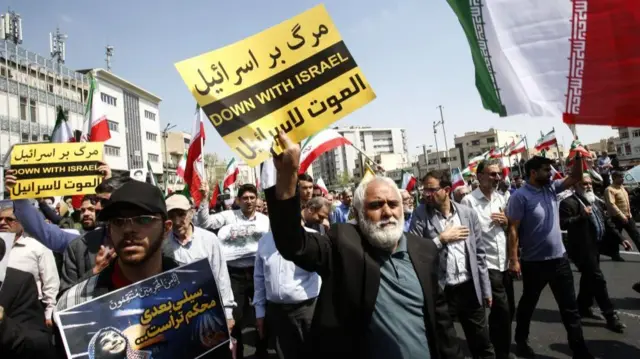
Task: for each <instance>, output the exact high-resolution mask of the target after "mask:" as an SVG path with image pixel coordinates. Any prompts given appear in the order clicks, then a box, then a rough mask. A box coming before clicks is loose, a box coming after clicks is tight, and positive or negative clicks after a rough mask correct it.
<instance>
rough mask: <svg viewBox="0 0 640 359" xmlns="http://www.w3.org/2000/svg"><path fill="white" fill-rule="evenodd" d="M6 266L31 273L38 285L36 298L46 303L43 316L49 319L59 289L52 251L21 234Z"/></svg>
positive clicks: (58, 278) (58, 279) (56, 268)
mask: <svg viewBox="0 0 640 359" xmlns="http://www.w3.org/2000/svg"><path fill="white" fill-rule="evenodd" d="M8 266H9V267H11V268H15V269H19V270H21V271H23V272H27V273H31V275H33V278H34V279H35V280H36V286H37V287H38V299H39V300H40V301H41V302H42V303H44V304H45V305H46V308H45V311H44V314H45V318H46V319H51V315H52V314H53V310H54V309H55V307H56V297H57V296H58V290H59V289H60V277H58V267H57V266H56V260H55V258H54V257H53V252H52V251H51V250H50V249H48V248H46V247H45V246H43V245H42V244H40V242H38V241H37V240H35V239H34V238H31V237H25V236H21V237H20V238H18V239H17V240H16V241H15V242H14V244H13V249H12V250H11V255H10V256H9V264H8Z"/></svg>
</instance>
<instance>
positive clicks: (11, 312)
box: [0, 268, 55, 359]
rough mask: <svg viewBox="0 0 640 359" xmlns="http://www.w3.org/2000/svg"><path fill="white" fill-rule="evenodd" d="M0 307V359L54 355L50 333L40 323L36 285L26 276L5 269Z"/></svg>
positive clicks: (41, 313) (42, 320)
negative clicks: (1, 314)
mask: <svg viewBox="0 0 640 359" xmlns="http://www.w3.org/2000/svg"><path fill="white" fill-rule="evenodd" d="M0 306H1V307H3V308H4V319H3V320H2V321H0V358H2V359H5V358H6V359H11V358H50V357H52V356H53V355H54V353H55V351H54V349H53V347H52V345H51V332H50V331H49V330H48V329H47V327H46V325H45V322H44V308H43V307H42V304H41V303H40V302H39V301H38V288H37V287H36V281H35V280H34V279H33V276H32V275H31V274H29V273H26V272H23V271H20V270H17V269H13V268H7V275H6V276H5V278H4V283H3V285H2V290H0Z"/></svg>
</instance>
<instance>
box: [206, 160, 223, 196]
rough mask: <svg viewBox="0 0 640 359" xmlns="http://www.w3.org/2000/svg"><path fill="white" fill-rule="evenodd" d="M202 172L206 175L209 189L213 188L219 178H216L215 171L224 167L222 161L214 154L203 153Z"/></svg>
mask: <svg viewBox="0 0 640 359" xmlns="http://www.w3.org/2000/svg"><path fill="white" fill-rule="evenodd" d="M203 160H204V171H205V173H206V174H207V183H208V184H209V188H213V186H215V185H216V184H217V182H218V181H219V180H221V178H217V175H216V169H217V168H218V167H220V166H223V167H224V166H225V164H224V160H222V159H220V157H218V154H216V153H205V154H204V157H203Z"/></svg>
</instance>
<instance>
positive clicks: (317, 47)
mask: <svg viewBox="0 0 640 359" xmlns="http://www.w3.org/2000/svg"><path fill="white" fill-rule="evenodd" d="M176 68H177V70H178V72H179V73H180V76H182V79H183V80H184V82H185V83H186V85H187V87H188V88H189V91H191V93H192V95H193V96H194V97H195V99H196V101H197V102H198V104H199V105H200V106H201V107H202V109H203V110H204V112H205V114H206V115H207V117H208V118H209V120H210V121H211V123H212V124H213V126H214V127H215V129H216V130H217V131H218V133H219V134H220V136H222V138H223V139H224V141H225V142H226V143H227V144H228V145H229V146H230V147H231V149H232V150H233V151H234V152H235V153H236V154H237V156H238V157H240V158H241V159H243V160H244V161H245V162H247V163H248V164H249V165H250V166H255V165H257V164H259V163H261V162H263V161H264V160H266V159H267V158H268V157H269V156H271V154H270V150H271V149H273V151H275V153H276V154H278V153H280V152H281V151H282V150H281V148H280V146H279V144H278V143H277V141H275V139H274V136H275V135H276V134H277V130H278V129H281V130H283V131H285V132H287V133H288V134H289V137H290V138H291V139H292V140H293V141H294V142H301V141H302V140H303V139H304V138H306V137H308V136H311V135H313V134H314V133H316V132H319V131H320V130H322V129H324V128H326V127H327V126H329V125H330V124H331V123H333V122H335V121H337V120H338V119H340V118H342V117H344V116H345V115H347V114H349V113H351V112H353V111H354V110H356V109H358V108H359V107H362V106H363V105H365V104H367V103H368V102H370V101H372V100H373V99H374V98H375V97H376V95H375V93H374V92H373V90H372V89H371V86H370V85H369V84H368V83H367V81H366V79H365V77H364V75H363V74H362V72H361V71H360V68H359V67H358V65H357V64H356V62H355V60H354V59H353V56H352V55H351V53H350V52H349V50H348V49H347V47H346V45H345V43H344V42H343V41H342V37H341V36H340V33H338V29H337V28H336V27H335V25H334V24H333V22H332V21H331V18H330V17H329V14H328V13H327V11H326V9H325V7H324V5H319V6H316V7H314V8H313V9H311V10H308V11H306V12H304V13H302V14H300V15H298V16H296V17H293V18H291V19H289V20H287V21H284V22H282V23H280V24H279V25H276V26H273V27H271V28H269V29H267V30H265V31H263V32H261V33H258V34H256V35H253V36H251V37H248V38H246V39H244V40H242V41H239V42H236V43H234V44H231V45H228V46H226V47H223V48H221V49H218V50H214V51H211V52H208V53H205V54H202V55H200V56H197V57H194V58H191V59H187V60H184V61H181V62H178V63H176Z"/></svg>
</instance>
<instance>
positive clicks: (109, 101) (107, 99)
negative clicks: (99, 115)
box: [100, 92, 118, 106]
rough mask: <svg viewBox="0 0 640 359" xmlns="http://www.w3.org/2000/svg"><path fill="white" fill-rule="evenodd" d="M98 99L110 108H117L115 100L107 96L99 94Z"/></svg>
mask: <svg viewBox="0 0 640 359" xmlns="http://www.w3.org/2000/svg"><path fill="white" fill-rule="evenodd" d="M100 99H101V100H102V102H104V103H106V104H109V105H111V106H117V100H118V99H117V98H115V97H113V96H110V95H107V94H106V93H104V92H100Z"/></svg>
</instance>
